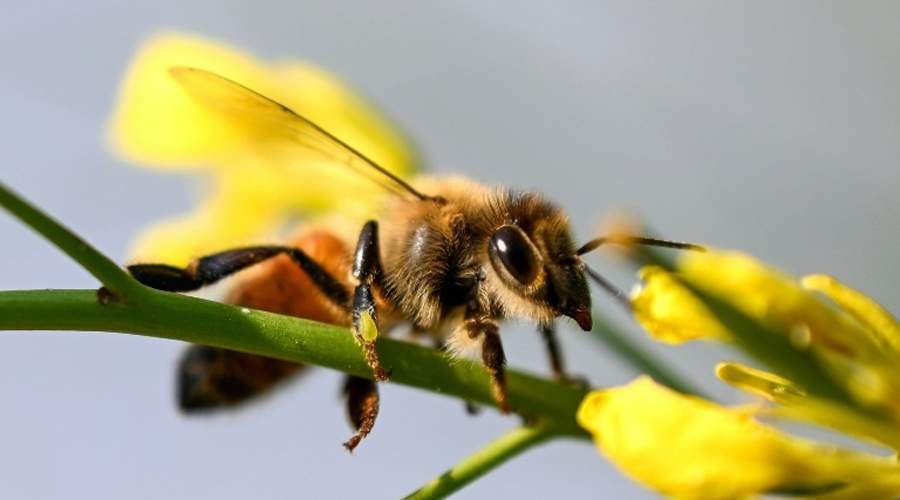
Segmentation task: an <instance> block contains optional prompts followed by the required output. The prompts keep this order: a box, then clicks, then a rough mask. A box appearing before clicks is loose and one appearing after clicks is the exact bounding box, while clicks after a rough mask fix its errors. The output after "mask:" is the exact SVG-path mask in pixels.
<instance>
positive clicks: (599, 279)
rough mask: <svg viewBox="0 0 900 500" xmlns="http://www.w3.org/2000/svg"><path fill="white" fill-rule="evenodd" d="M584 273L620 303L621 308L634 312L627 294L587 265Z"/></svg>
mask: <svg viewBox="0 0 900 500" xmlns="http://www.w3.org/2000/svg"><path fill="white" fill-rule="evenodd" d="M584 272H585V273H587V275H588V276H590V278H591V279H592V280H594V281H595V282H596V283H597V284H598V285H600V288H603V290H604V291H605V292H606V293H608V294H609V295H610V296H611V297H612V298H613V300H615V301H616V302H618V303H619V305H620V306H622V307H624V308H625V310H626V311H628V312H629V313H630V312H632V308H631V301H630V300H628V296H627V295H626V294H625V292H623V291H622V290H620V289H619V287H617V286H616V285H613V284H612V282H610V281H609V280H608V279H606V278H604V277H603V276H602V275H601V274H600V273H598V272H597V271H594V270H593V269H591V268H590V267H588V266H587V264H585V265H584Z"/></svg>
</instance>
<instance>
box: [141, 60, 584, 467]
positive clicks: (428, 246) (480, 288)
mask: <svg viewBox="0 0 900 500" xmlns="http://www.w3.org/2000/svg"><path fill="white" fill-rule="evenodd" d="M169 74H170V75H171V76H172V78H174V79H175V81H176V82H178V83H179V84H180V85H181V86H182V87H183V89H184V90H185V91H186V92H187V94H188V95H189V96H191V97H192V98H194V99H195V100H196V102H197V103H198V104H201V105H203V106H207V107H208V108H209V109H210V110H213V111H215V112H217V113H220V114H222V115H223V116H224V117H226V118H229V119H232V120H235V121H236V122H237V123H242V124H245V125H249V126H250V129H251V130H254V131H257V132H262V131H267V132H268V133H270V134H271V137H269V138H268V139H271V140H272V141H276V142H278V141H287V142H286V143H284V142H279V143H281V144H286V145H289V146H290V147H300V148H307V149H308V150H311V151H315V152H318V153H321V154H323V155H324V156H325V157H327V158H331V159H332V160H334V163H335V164H337V165H342V166H344V167H349V168H352V169H357V170H358V171H359V172H361V173H363V174H366V175H370V176H376V177H377V179H378V180H380V181H381V182H382V183H383V184H384V185H386V187H388V188H390V189H391V192H392V193H393V194H391V195H390V196H388V198H387V200H386V203H385V205H384V209H383V211H382V214H381V216H380V217H379V218H378V219H377V220H370V221H369V222H367V223H365V224H364V225H363V227H362V229H361V230H360V231H359V233H358V234H359V236H358V240H357V241H356V242H355V243H354V242H352V241H350V240H349V239H348V238H342V237H340V236H339V235H337V234H336V231H333V230H330V229H328V228H326V229H316V228H313V227H309V228H306V229H305V230H303V231H301V232H300V233H299V236H297V237H296V238H294V239H292V240H290V241H286V242H285V243H284V244H281V245H260V246H248V247H243V248H235V249H231V250H225V251H220V252H218V253H214V254H211V255H207V256H203V257H200V258H197V259H195V260H194V261H193V262H191V264H189V265H188V266H187V267H184V268H181V267H177V266H171V265H168V264H165V263H148V264H134V265H131V266H129V267H128V269H129V271H130V272H131V273H132V275H133V276H134V277H135V278H136V279H138V280H139V281H141V282H142V283H144V284H146V285H148V286H150V287H153V288H157V289H160V290H167V291H172V292H186V291H193V290H197V289H200V288H202V287H205V286H208V285H211V284H213V283H216V282H217V281H219V280H221V279H223V278H225V277H227V276H230V275H232V274H235V273H239V272H240V274H241V275H242V276H243V278H242V279H241V280H240V282H239V284H238V285H237V286H236V287H235V288H234V289H233V290H232V292H231V294H230V296H229V298H228V301H229V302H231V303H233V304H237V305H241V306H245V307H253V308H258V309H263V310H267V311H271V312H276V313H282V314H288V315H293V316H299V317H303V318H307V319H312V320H317V321H323V322H327V323H332V324H335V325H346V326H350V327H351V328H352V331H353V335H354V336H355V338H356V340H357V341H358V342H359V344H360V345H361V347H362V348H363V349H364V351H365V356H366V360H367V362H368V363H369V365H370V367H371V368H372V370H373V371H372V376H373V378H374V379H375V380H376V381H384V380H387V379H388V377H389V376H390V368H388V369H384V367H382V366H381V363H380V360H379V356H378V352H377V339H378V336H379V335H381V334H383V333H385V332H387V331H389V330H390V329H391V328H392V327H393V326H394V325H395V324H397V323H398V322H407V323H410V324H411V325H412V328H413V331H414V332H416V333H426V334H431V335H433V336H434V337H435V338H436V339H437V340H439V341H441V342H443V343H444V345H445V346H446V347H447V348H448V349H449V350H450V351H453V352H476V353H480V355H481V360H482V362H483V364H484V367H485V369H486V370H487V372H488V374H489V375H490V377H491V388H492V391H493V395H494V399H495V401H496V403H497V406H498V407H499V408H500V410H501V411H502V412H504V413H506V412H509V411H511V409H512V406H511V402H510V401H508V400H507V389H506V371H505V367H506V357H505V355H504V353H503V347H502V343H501V341H500V335H499V330H500V328H499V324H498V323H499V321H500V320H503V319H505V318H510V317H515V318H521V319H526V320H531V321H533V322H535V323H537V324H538V326H539V327H540V330H541V332H542V333H543V335H544V338H545V340H546V341H547V345H548V350H549V352H550V355H551V364H552V367H553V372H554V376H556V377H557V378H559V379H566V378H567V377H566V374H565V372H564V370H563V368H562V364H561V361H560V357H559V353H558V350H557V348H556V341H555V334H554V329H553V325H552V322H553V320H554V319H556V318H558V317H561V316H567V317H569V318H572V319H574V320H575V322H576V323H577V324H578V326H579V327H581V328H582V329H583V330H590V329H591V325H592V318H591V312H590V308H591V296H590V291H589V289H588V285H587V281H586V277H585V276H586V275H585V269H586V267H585V265H584V263H583V262H582V260H581V258H580V255H581V254H582V253H584V252H586V251H589V247H590V248H593V247H594V246H597V245H599V244H600V242H601V240H595V241H594V242H591V243H590V244H588V245H587V246H583V247H582V248H580V249H579V248H576V246H575V243H574V240H573V238H572V235H571V230H570V227H569V221H568V218H567V216H566V215H565V213H564V212H563V211H562V210H561V209H560V208H559V207H557V206H556V205H555V204H553V203H551V202H549V201H548V200H547V199H546V198H544V197H543V196H541V195H540V194H537V193H535V192H517V191H513V190H509V189H503V188H494V187H488V186H485V185H482V184H478V183H476V182H473V181H470V180H467V179H463V178H422V179H419V180H417V181H416V182H414V183H409V182H407V181H405V180H403V179H401V178H399V177H397V176H396V175H394V174H393V173H391V172H390V171H389V170H387V169H385V168H383V167H382V166H380V165H378V164H377V163H375V162H374V161H372V160H371V159H369V158H368V157H367V156H365V155H364V154H362V153H361V152H359V151H358V150H356V149H354V148H353V147H352V146H351V145H349V144H347V143H345V142H343V141H342V140H341V139H340V138H338V137H336V136H334V135H332V134H331V133H329V132H328V131H326V130H324V129H323V128H321V127H320V126H318V125H316V124H315V123H313V122H311V121H309V120H308V119H307V118H305V117H303V116H301V115H298V114H297V113H295V112H294V111H292V110H291V109H289V108H287V107H286V106H284V105H282V104H280V103H278V102H276V101H273V100H271V99H269V98H267V97H265V96H263V95H261V94H259V93H257V92H255V91H253V90H251V89H249V88H247V87H244V86H243V85H241V84H240V83H237V82H234V81H232V80H229V79H227V78H225V77H223V76H220V75H217V74H215V73H211V72H209V71H205V70H202V69H198V68H188V67H173V68H170V70H169ZM249 139H251V140H254V141H261V140H263V139H264V138H263V137H259V136H251V137H249ZM300 370H301V367H300V366H299V365H296V364H292V363H287V362H284V361H276V360H268V359H266V358H261V357H259V356H253V355H248V354H239V353H234V352H229V351H223V350H220V349H213V348H208V347H193V348H191V350H189V351H188V354H187V355H186V356H185V358H184V360H183V362H182V365H181V372H180V376H179V380H180V401H181V404H182V407H183V408H185V409H187V410H198V409H209V408H216V407H220V406H233V405H236V404H239V403H241V402H243V401H245V400H248V399H250V398H252V397H253V396H255V395H257V394H260V393H264V392H266V391H268V390H269V389H271V388H273V387H275V386H276V385H277V384H278V382H279V381H280V380H282V379H284V378H286V377H288V376H290V375H292V374H294V373H297V372H298V371H300ZM344 391H345V394H346V395H347V397H348V403H349V414H350V418H351V421H352V423H353V424H354V426H355V427H356V429H357V434H356V435H355V436H354V437H353V438H351V439H350V440H349V441H348V442H346V443H345V446H346V447H347V448H348V449H350V450H352V449H353V448H355V446H356V445H357V444H358V443H359V441H360V440H361V439H362V438H364V437H365V436H366V435H367V434H368V433H369V431H370V430H371V428H372V425H373V424H374V421H375V417H376V414H377V410H378V392H377V388H376V385H375V383H374V382H373V381H371V380H367V379H362V378H359V377H350V378H349V379H348V382H347V384H346V385H345V388H344Z"/></svg>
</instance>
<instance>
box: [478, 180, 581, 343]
mask: <svg viewBox="0 0 900 500" xmlns="http://www.w3.org/2000/svg"><path fill="white" fill-rule="evenodd" d="M510 201H511V202H510V204H509V205H508V206H507V208H508V209H509V210H508V214H507V215H508V216H507V217H506V218H505V220H506V223H504V224H502V225H499V226H498V227H495V228H494V229H493V233H492V234H491V236H490V238H489V239H488V244H487V246H488V248H487V253H488V258H489V260H490V263H491V268H492V269H493V271H494V273H495V274H496V276H497V278H498V281H499V282H500V283H501V286H500V287H495V288H502V290H498V291H500V292H501V296H502V297H503V303H504V304H505V307H506V308H507V309H510V310H511V312H514V313H518V314H520V315H523V316H526V317H531V318H534V319H537V320H541V321H543V320H549V319H551V318H554V317H557V316H568V317H570V318H572V319H574V320H575V322H576V323H578V326H579V327H581V329H582V330H585V331H588V330H590V329H591V327H592V324H593V321H592V318H591V296H590V290H589V288H588V284H587V280H586V279H585V274H584V264H583V263H582V261H581V258H580V257H579V256H578V254H577V249H576V247H575V244H574V242H573V240H572V237H571V231H570V229H569V221H568V218H567V217H566V216H565V214H564V213H563V212H562V211H561V210H560V209H559V208H558V207H556V206H554V205H552V204H550V203H549V202H547V201H545V200H544V199H543V198H541V197H540V196H538V195H536V194H534V193H526V194H524V195H520V196H518V197H515V198H514V199H512V200H510Z"/></svg>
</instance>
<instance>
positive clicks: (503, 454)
mask: <svg viewBox="0 0 900 500" xmlns="http://www.w3.org/2000/svg"><path fill="white" fill-rule="evenodd" d="M553 435H554V433H553V432H550V431H549V430H548V429H547V428H545V427H540V426H536V427H519V428H518V429H515V430H514V431H512V432H510V433H509V434H506V435H504V436H503V437H501V438H500V439H497V440H496V441H494V442H492V443H490V444H489V445H487V446H485V447H484V448H482V449H480V450H478V451H477V452H475V454H473V455H471V456H469V457H468V458H466V459H465V460H463V461H462V462H459V463H458V464H456V465H455V466H453V468H451V469H450V470H448V471H447V472H445V473H443V474H441V475H440V476H438V477H437V478H435V479H434V480H433V481H431V482H430V483H428V484H426V485H425V486H423V487H422V488H420V489H419V490H417V491H415V492H413V493H412V494H410V495H409V496H407V497H405V498H404V500H439V499H441V498H447V497H448V496H450V495H451V494H453V493H455V492H456V491H459V490H460V489H461V488H463V487H464V486H466V485H468V484H469V483H471V482H472V481H474V480H476V479H478V478H480V477H481V476H483V475H485V474H487V473H488V472H490V471H492V470H494V469H495V468H497V467H499V466H500V465H502V464H504V463H506V461H508V460H510V459H511V458H513V457H515V456H517V455H519V454H520V453H522V452H523V451H526V450H528V449H530V448H532V447H534V446H535V445H538V444H540V443H542V442H544V441H546V440H547V439H548V438H550V437H552V436H553Z"/></svg>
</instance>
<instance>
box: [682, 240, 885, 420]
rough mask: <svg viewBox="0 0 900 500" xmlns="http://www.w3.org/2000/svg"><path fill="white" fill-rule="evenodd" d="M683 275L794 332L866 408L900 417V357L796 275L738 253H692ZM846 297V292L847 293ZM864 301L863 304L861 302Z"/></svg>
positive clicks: (759, 317) (799, 344) (684, 262)
mask: <svg viewBox="0 0 900 500" xmlns="http://www.w3.org/2000/svg"><path fill="white" fill-rule="evenodd" d="M678 267H679V271H680V275H681V276H682V277H683V278H684V279H685V280H687V281H688V282H690V283H691V284H692V285H694V286H698V287H700V288H703V289H704V290H706V291H708V292H711V293H714V294H716V295H718V296H719V297H720V298H722V299H724V300H727V301H728V302H730V303H731V304H732V305H733V306H735V307H736V308H738V309H740V310H741V311H743V312H744V313H745V314H747V315H749V316H751V317H753V318H754V319H756V320H757V321H759V322H761V323H763V324H766V325H769V326H772V327H774V328H776V329H778V330H781V331H784V332H790V334H791V340H792V342H793V343H794V344H795V345H796V346H797V348H798V349H810V350H811V352H812V353H813V354H814V355H815V356H816V357H817V359H818V360H819V361H820V362H821V366H822V367H823V368H824V369H826V370H828V371H829V372H830V373H831V376H832V377H833V379H834V380H838V381H841V382H842V384H843V385H844V387H845V388H846V389H847V390H848V391H849V392H850V393H851V394H852V395H853V396H854V397H855V398H856V400H857V401H858V402H860V403H862V404H863V405H864V406H868V407H872V408H875V409H876V410H878V411H883V412H885V413H887V414H889V415H890V417H891V418H893V419H896V420H897V421H900V370H897V366H900V355H898V353H897V352H896V351H894V350H893V349H885V342H884V341H883V340H882V337H879V336H878V335H875V334H873V333H872V332H871V331H869V329H867V328H864V327H862V326H861V325H860V323H858V322H857V321H855V320H854V319H853V318H852V317H851V316H849V315H848V314H846V313H844V312H843V311H839V310H837V309H836V308H834V307H832V306H831V305H830V304H827V303H826V302H824V301H823V300H821V299H820V297H818V296H817V295H815V294H813V293H810V292H809V291H808V290H805V289H804V288H802V287H801V286H800V284H799V283H798V282H797V281H796V280H794V279H793V278H791V277H789V276H787V275H785V274H783V273H781V272H779V271H777V270H775V269H772V268H770V267H768V266H765V265H764V264H762V263H760V262H758V261H756V260H755V259H752V258H751V257H749V256H747V255H744V254H741V253H738V252H721V251H709V252H706V253H699V252H687V253H685V254H684V255H683V257H682V259H681V260H680V261H679V265H678ZM843 297H844V300H845V301H846V300H848V299H847V294H845V295H844V296H843ZM857 304H859V302H857Z"/></svg>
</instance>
